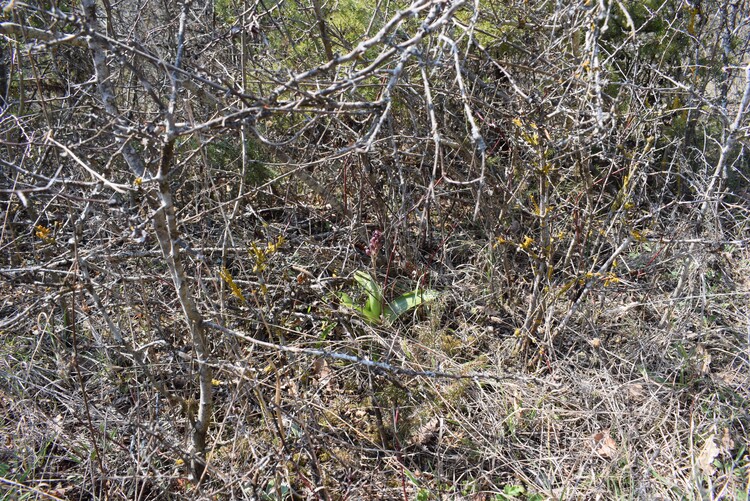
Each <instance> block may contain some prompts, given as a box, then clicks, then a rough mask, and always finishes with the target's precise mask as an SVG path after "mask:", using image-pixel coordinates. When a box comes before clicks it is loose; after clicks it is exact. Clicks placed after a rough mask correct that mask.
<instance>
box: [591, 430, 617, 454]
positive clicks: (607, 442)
mask: <svg viewBox="0 0 750 501" xmlns="http://www.w3.org/2000/svg"><path fill="white" fill-rule="evenodd" d="M594 447H595V449H594V451H595V452H596V453H597V454H598V455H600V456H601V457H603V458H604V459H612V458H614V457H615V455H617V442H615V439H614V438H612V436H611V435H610V434H609V428H606V429H604V430H602V431H600V432H599V433H596V434H594Z"/></svg>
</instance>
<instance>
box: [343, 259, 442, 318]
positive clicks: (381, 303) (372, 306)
mask: <svg viewBox="0 0 750 501" xmlns="http://www.w3.org/2000/svg"><path fill="white" fill-rule="evenodd" d="M354 280H355V281H356V282H357V283H358V284H359V285H360V286H361V287H362V289H364V291H365V293H366V294H367V300H366V301H365V304H364V305H358V304H355V303H354V300H353V299H352V298H351V296H349V294H347V293H346V292H340V293H339V294H338V297H339V299H340V300H341V303H342V304H343V305H344V306H346V307H347V308H351V309H352V310H355V311H357V312H359V313H360V314H361V315H362V316H363V317H365V319H366V320H367V321H369V322H372V323H379V322H380V321H381V320H382V319H383V318H385V319H387V320H389V321H393V320H395V319H397V318H398V317H399V316H401V315H403V314H404V313H406V312H407V311H409V310H411V309H413V308H416V307H417V306H419V305H421V304H423V303H426V302H428V301H432V300H433V299H435V298H437V297H438V295H439V294H438V292H437V291H434V290H430V289H425V290H422V289H420V288H419V287H417V288H416V289H414V290H413V291H412V292H407V293H406V294H402V295H400V296H399V297H397V298H396V299H394V300H393V301H391V302H390V303H386V301H385V299H384V297H383V288H382V287H381V286H380V284H378V283H377V282H376V281H375V280H374V279H373V278H372V276H371V275H370V274H369V273H367V272H365V271H356V272H354Z"/></svg>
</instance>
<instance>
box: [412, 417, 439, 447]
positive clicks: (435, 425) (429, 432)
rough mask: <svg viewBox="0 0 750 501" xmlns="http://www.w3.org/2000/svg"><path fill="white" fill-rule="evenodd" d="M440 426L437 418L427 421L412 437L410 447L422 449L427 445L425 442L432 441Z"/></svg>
mask: <svg viewBox="0 0 750 501" xmlns="http://www.w3.org/2000/svg"><path fill="white" fill-rule="evenodd" d="M440 425H441V420H440V418H438V417H433V418H432V419H430V420H429V421H427V422H426V423H425V424H423V425H422V426H421V427H420V428H419V429H418V430H417V432H416V433H415V434H414V437H413V438H412V440H411V442H412V443H411V445H413V446H416V447H423V446H424V445H425V444H427V442H429V441H430V440H432V439H433V438H434V437H435V436H436V435H437V432H438V429H439V428H440Z"/></svg>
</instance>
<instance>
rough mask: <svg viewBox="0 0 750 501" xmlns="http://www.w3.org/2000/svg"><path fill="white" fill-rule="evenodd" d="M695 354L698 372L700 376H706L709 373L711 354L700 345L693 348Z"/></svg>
mask: <svg viewBox="0 0 750 501" xmlns="http://www.w3.org/2000/svg"><path fill="white" fill-rule="evenodd" d="M695 354H696V355H697V356H698V372H699V373H700V374H701V375H702V376H705V375H707V374H708V373H709V372H711V354H710V353H709V352H708V350H707V349H706V347H705V346H703V345H702V344H699V345H698V346H697V347H696V348H695Z"/></svg>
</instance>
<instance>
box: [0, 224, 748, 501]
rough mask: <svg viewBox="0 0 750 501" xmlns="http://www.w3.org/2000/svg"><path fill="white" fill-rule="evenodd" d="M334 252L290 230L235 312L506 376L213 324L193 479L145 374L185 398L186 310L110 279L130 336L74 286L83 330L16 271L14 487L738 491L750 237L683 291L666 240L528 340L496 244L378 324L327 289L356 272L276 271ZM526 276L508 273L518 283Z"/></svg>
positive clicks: (521, 308) (70, 491)
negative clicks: (201, 460) (199, 465)
mask: <svg viewBox="0 0 750 501" xmlns="http://www.w3.org/2000/svg"><path fill="white" fill-rule="evenodd" d="M286 228H287V231H288V226H287V227H286ZM331 242H336V239H333V238H332V239H331ZM638 248H639V244H637V243H636V244H633V248H632V252H631V257H632V258H633V259H636V258H637V252H638ZM342 249H345V247H343V246H336V245H333V246H330V247H327V246H322V245H320V244H319V243H318V242H316V241H314V240H313V239H310V238H306V237H305V238H297V239H294V238H292V239H290V240H289V241H288V242H287V243H285V244H284V245H283V246H282V248H281V250H280V251H279V252H278V253H276V254H274V255H273V256H271V257H270V259H269V262H270V268H269V272H268V275H267V277H268V280H267V282H268V283H269V291H268V293H267V294H266V295H265V296H264V295H262V294H260V293H256V294H255V296H254V297H255V298H256V299H257V300H258V301H259V303H258V305H260V307H258V305H256V306H255V311H256V313H255V314H253V313H252V311H253V308H252V307H250V306H248V305H243V304H241V303H240V302H239V301H238V300H237V299H236V298H234V297H233V296H231V294H229V291H225V294H226V296H225V304H224V308H225V310H224V311H225V315H226V316H227V318H228V320H227V325H229V326H231V327H233V328H236V329H238V330H240V331H241V332H245V333H247V334H249V335H254V336H257V337H259V338H263V339H266V340H270V341H273V342H281V343H282V344H286V345H293V346H298V347H312V348H323V349H325V350H329V351H334V352H341V353H349V354H354V355H356V356H360V357H365V356H366V357H370V358H373V359H377V360H381V361H387V362H388V363H390V364H392V365H393V366H396V367H405V368H409V369H413V370H425V371H430V370H435V369H439V370H441V371H443V372H447V373H451V374H456V375H461V374H474V373H484V374H492V375H496V376H500V377H501V378H504V379H502V380H499V381H498V380H492V379H488V378H484V377H477V378H474V379H471V378H470V379H446V378H434V377H425V376H406V375H399V374H389V373H387V372H382V371H377V372H372V371H370V370H368V369H367V368H364V367H359V366H357V365H356V364H354V365H353V364H350V363H345V362H341V361H336V360H331V359H324V358H320V357H309V356H303V355H299V354H288V353H287V354H284V353H279V352H276V351H274V350H270V349H266V348H262V347H257V346H253V345H252V344H251V343H247V342H245V341H243V340H241V339H239V340H238V339H232V338H231V337H230V336H226V335H222V334H217V335H216V337H215V338H214V339H213V359H214V363H215V379H216V381H215V383H216V384H215V392H216V394H215V399H216V403H215V411H214V418H215V422H214V425H213V427H212V432H211V437H212V440H213V443H212V450H211V453H210V455H209V461H210V462H209V477H208V478H207V479H206V481H205V482H204V483H203V485H202V487H201V489H200V491H199V490H197V488H196V486H195V485H194V484H191V483H190V482H189V481H187V480H186V478H185V473H184V470H183V465H184V461H185V459H186V458H185V455H184V454H185V452H184V451H185V444H186V440H187V431H188V428H187V423H186V420H185V418H184V415H185V413H184V411H185V409H181V408H180V404H178V403H175V402H177V400H176V399H175V401H174V402H170V401H168V400H167V399H166V398H165V396H164V395H161V394H160V393H159V392H158V391H157V390H156V389H155V388H156V387H158V386H159V385H160V384H161V385H164V388H165V391H166V394H168V395H175V396H179V397H181V398H182V399H184V401H183V404H182V405H188V406H189V405H191V404H190V402H193V401H194V400H193V399H194V398H195V395H194V393H193V391H194V390H193V388H194V386H193V385H194V374H193V373H192V372H191V371H192V370H193V369H192V365H191V361H190V358H191V357H190V355H189V348H188V347H185V346H184V345H183V344H181V341H180V335H179V331H180V330H181V329H182V328H181V327H180V325H179V320H177V319H172V318H170V317H169V316H159V317H157V316H154V315H153V314H152V316H151V318H145V317H144V316H142V315H139V314H138V313H137V312H138V310H139V304H143V303H148V302H149V300H150V299H149V297H153V296H150V295H149V294H148V288H147V287H145V286H143V287H140V290H139V287H138V286H136V287H127V288H125V287H123V288H121V289H120V294H122V295H121V301H122V303H121V304H120V305H119V306H118V307H117V308H116V309H120V310H122V312H123V313H124V312H130V313H129V314H128V315H129V317H128V318H127V321H128V322H129V323H130V327H129V334H128V336H129V337H130V336H132V347H133V348H132V350H131V352H130V353H127V352H123V351H122V349H121V348H120V349H113V347H112V345H111V343H110V341H107V339H108V337H107V334H105V333H104V331H103V325H101V318H98V319H97V316H96V315H94V314H93V313H86V310H87V309H88V308H91V301H90V299H89V300H81V299H75V301H81V302H80V303H78V304H79V307H78V309H79V310H80V311H79V312H78V313H76V315H78V316H79V318H78V320H77V321H76V328H75V333H74V332H73V328H72V327H71V325H72V324H71V323H69V322H70V320H69V319H67V320H66V319H65V317H64V315H63V314H62V313H61V309H60V308H61V306H60V305H59V304H57V305H55V304H54V303H52V300H53V298H55V297H59V295H58V294H56V292H55V291H49V292H48V293H47V296H45V297H39V296H37V294H38V292H39V290H40V289H39V288H37V287H34V288H31V289H28V290H32V291H34V293H33V294H22V293H23V287H22V286H13V287H10V288H9V287H7V286H6V288H5V289H4V290H5V293H4V294H3V297H4V300H5V302H4V305H3V308H4V311H5V312H7V313H6V317H10V316H12V313H13V312H18V311H21V310H22V309H23V308H24V307H25V306H28V307H30V308H31V310H30V311H33V312H34V313H35V314H36V318H34V316H33V315H31V314H25V315H23V316H22V317H21V318H19V319H16V320H15V321H14V322H13V323H12V324H10V325H7V324H6V325H4V327H3V341H4V342H3V345H2V351H3V354H2V355H3V356H2V373H1V375H2V383H3V384H2V387H3V395H2V401H1V402H2V421H1V425H0V429H1V430H2V434H3V448H2V455H1V457H2V461H0V467H1V468H2V472H3V473H2V478H3V479H4V480H3V482H4V483H5V486H4V489H5V491H6V493H7V494H6V499H13V498H14V496H16V497H17V498H18V499H45V498H47V499H53V498H54V497H57V498H60V499H87V498H97V499H101V498H110V499H144V500H145V499H167V498H174V499H180V498H184V497H201V498H206V499H229V498H241V499H245V498H247V499H249V498H252V497H256V498H259V499H278V498H286V497H287V495H291V492H292V491H293V492H295V493H296V494H295V496H302V497H321V498H324V497H329V498H330V499H364V498H371V499H438V498H450V499H505V498H503V497H502V493H505V495H507V496H510V494H512V493H514V492H516V493H518V492H520V491H518V490H514V489H517V488H520V487H522V488H523V490H524V492H525V494H524V495H521V494H518V498H519V499H719V498H723V499H743V496H745V495H746V494H745V493H746V492H747V485H748V484H747V482H748V467H749V465H748V456H747V452H746V448H747V445H748V444H747V437H748V426H749V425H750V416H748V411H747V409H748V398H750V394H749V393H750V384H749V383H748V378H747V371H748V366H749V362H748V340H747V337H746V336H747V328H748V323H747V322H748V320H747V317H746V306H745V305H746V301H747V295H746V293H747V278H746V277H747V276H748V272H749V271H750V269H749V268H750V266H749V265H748V263H749V262H750V261H749V256H748V253H747V249H746V248H741V247H734V248H732V249H731V250H729V251H726V252H722V253H710V252H701V253H700V254H698V255H694V256H692V258H693V259H694V260H695V262H697V263H699V265H698V266H696V267H695V268H694V269H693V270H692V271H690V277H689V282H690V284H691V285H690V286H689V287H688V288H687V289H686V290H692V291H697V292H698V293H696V294H692V293H691V294H688V293H686V294H685V297H683V298H678V300H677V301H674V302H673V301H671V299H670V296H669V294H670V292H671V290H672V288H671V287H672V286H673V284H672V285H666V286H664V285H662V284H661V283H660V282H661V281H663V280H670V279H669V277H670V276H674V274H675V273H676V271H677V269H679V263H680V262H679V261H674V260H668V259H665V261H664V263H663V266H662V267H661V268H660V269H659V273H658V275H650V276H637V277H636V278H634V279H626V278H624V279H623V280H621V281H620V282H619V283H614V284H611V285H608V286H606V287H605V286H604V285H603V284H601V286H599V287H598V288H597V290H595V291H593V292H592V293H591V294H590V295H589V297H588V299H587V300H586V301H585V302H584V304H582V306H581V308H580V309H579V311H578V312H577V313H576V314H575V318H574V319H573V321H572V323H571V324H570V325H571V327H570V328H569V329H567V330H566V331H565V332H562V333H560V334H559V336H558V337H557V338H556V339H555V340H554V341H553V345H552V347H551V348H550V347H549V345H547V344H546V341H545V338H544V335H543V334H542V333H543V332H544V331H543V330H540V331H539V332H540V334H539V335H538V337H537V338H536V339H535V340H534V341H533V343H532V344H529V343H526V344H524V343H520V342H519V336H518V335H517V333H516V332H515V331H514V328H513V321H514V318H515V319H518V318H523V316H524V314H525V304H524V302H523V301H519V303H518V304H515V305H509V304H503V303H502V302H501V301H499V300H498V298H499V297H501V294H498V293H497V292H494V293H493V292H492V291H493V288H494V289H495V290H497V287H498V284H493V283H492V280H494V279H493V277H492V275H489V276H488V275H487V274H486V273H485V271H483V270H487V269H489V268H490V267H491V265H490V264H489V263H488V262H487V259H489V258H491V257H492V256H493V253H494V252H496V250H495V251H492V250H489V249H490V247H488V246H487V245H484V246H482V245H479V246H475V247H474V248H469V249H468V250H466V249H464V252H465V253H468V256H469V257H468V258H466V262H465V263H464V264H462V265H460V266H457V267H455V268H453V269H448V268H445V269H443V270H442V271H438V272H434V271H433V273H432V276H433V284H434V285H433V286H434V287H435V288H436V289H439V290H441V291H443V295H442V296H441V298H440V299H439V300H437V301H436V302H435V303H433V304H432V305H430V306H429V307H428V308H424V309H423V310H422V311H421V312H420V313H419V314H418V315H416V316H412V317H411V318H405V319H403V321H401V320H400V321H398V322H397V323H395V324H393V325H384V326H372V325H368V324H365V323H364V322H362V321H361V320H360V319H359V318H358V317H357V315H355V314H353V313H352V312H350V311H348V310H345V309H342V307H340V306H339V305H338V304H337V302H336V301H335V299H334V298H333V295H332V294H330V292H331V291H332V290H334V289H337V290H339V289H345V290H349V291H353V290H354V287H353V284H352V283H350V282H348V281H345V280H341V279H339V280H333V281H328V282H326V285H325V287H324V288H323V289H321V288H320V287H319V286H318V280H317V278H313V279H307V278H303V277H300V278H299V280H298V279H297V276H296V275H293V274H288V273H287V272H288V271H289V270H290V269H291V266H297V267H299V266H300V265H301V264H302V263H304V264H305V268H306V269H312V270H314V275H315V276H317V275H319V274H321V273H322V272H323V271H324V270H326V269H328V270H329V272H331V271H332V270H333V268H337V270H336V271H337V272H338V273H341V270H340V269H339V268H338V266H339V264H331V263H343V262H346V263H348V264H347V267H348V269H352V268H353V269H357V268H360V269H366V268H367V265H368V261H369V259H367V258H365V257H359V256H356V255H351V254H350V255H348V256H347V255H346V253H345V252H346V251H345V250H342ZM679 252H680V249H679V247H678V246H674V247H673V249H672V253H673V254H678V253H679ZM313 256H316V257H317V259H316V257H313ZM248 259H249V258H248ZM235 263H237V261H235ZM239 265H240V264H238V266H239ZM251 265H252V263H251V262H249V261H248V262H247V263H245V266H247V267H251ZM147 270H148V268H146V269H144V270H142V271H143V272H144V273H145V275H152V274H155V273H156V274H158V273H160V272H159V271H158V269H155V268H152V269H150V270H149V271H147ZM285 274H288V275H290V276H288V277H285V276H284V275H285ZM329 274H330V273H329ZM631 275H632V274H631ZM237 276H238V277H239V276H240V275H237ZM394 279H395V280H398V281H401V282H402V285H408V283H409V280H408V278H407V277H400V278H395V277H394ZM144 280H145V279H144ZM238 282H240V283H243V282H242V281H241V280H240V279H239V278H238ZM209 286H210V287H215V286H218V284H217V283H216V282H214V283H213V285H209ZM242 286H243V287H244V288H245V289H246V290H249V287H250V286H251V283H250V282H244V285H242ZM79 289H82V288H81V287H79ZM524 291H526V293H527V294H528V290H527V287H526V286H525V285H523V284H519V286H518V290H517V291H516V292H515V294H520V295H523V294H524ZM111 292H112V289H110V293H111ZM248 296H250V295H249V294H248ZM78 297H79V298H80V296H78ZM521 297H523V296H521ZM566 305H569V302H568V300H567V299H566V298H565V297H563V298H561V299H559V300H557V301H551V302H550V303H549V304H548V305H547V307H548V308H549V309H552V310H553V313H551V314H550V315H551V317H552V318H558V319H559V318H561V317H562V316H563V315H564V313H565V308H566ZM164 307H165V308H166V307H167V305H164ZM670 308H671V313H670V315H669V320H668V322H667V323H666V324H664V325H662V326H660V325H659V322H660V320H661V318H662V316H663V314H664V312H665V311H669V309H670ZM261 313H262V316H263V317H264V318H260V315H261ZM112 314H114V312H113V313H112ZM128 315H125V316H123V317H122V318H121V319H120V320H121V321H124V320H125V319H126V317H127V316H128ZM232 319H233V320H232ZM516 321H517V320H516ZM148 332H152V333H153V332H157V333H158V335H157V336H156V338H154V337H153V334H150V335H149V334H148ZM149 339H150V340H151V341H153V340H154V339H156V340H158V341H159V343H155V344H152V345H151V346H149V347H147V348H146V349H144V350H142V351H141V353H142V354H143V356H144V357H145V358H144V359H143V361H144V362H145V363H146V364H147V368H148V369H147V368H146V366H139V365H138V363H137V362H136V361H135V357H134V356H133V352H135V350H136V349H137V347H138V346H143V345H144V344H146V343H147V342H149V341H148V340H149ZM519 346H521V347H522V348H521V349H520V351H519ZM540 349H541V350H542V355H541V356H539V350H540ZM75 353H77V357H76V356H75ZM154 381H156V382H157V383H158V384H155V383H154ZM82 386H83V387H82ZM84 393H85V395H86V396H87V398H86V399H84V398H83V395H84ZM710 443H713V444H714V445H715V447H714V448H713V449H712V448H711V447H710ZM707 444H709V445H707Z"/></svg>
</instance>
